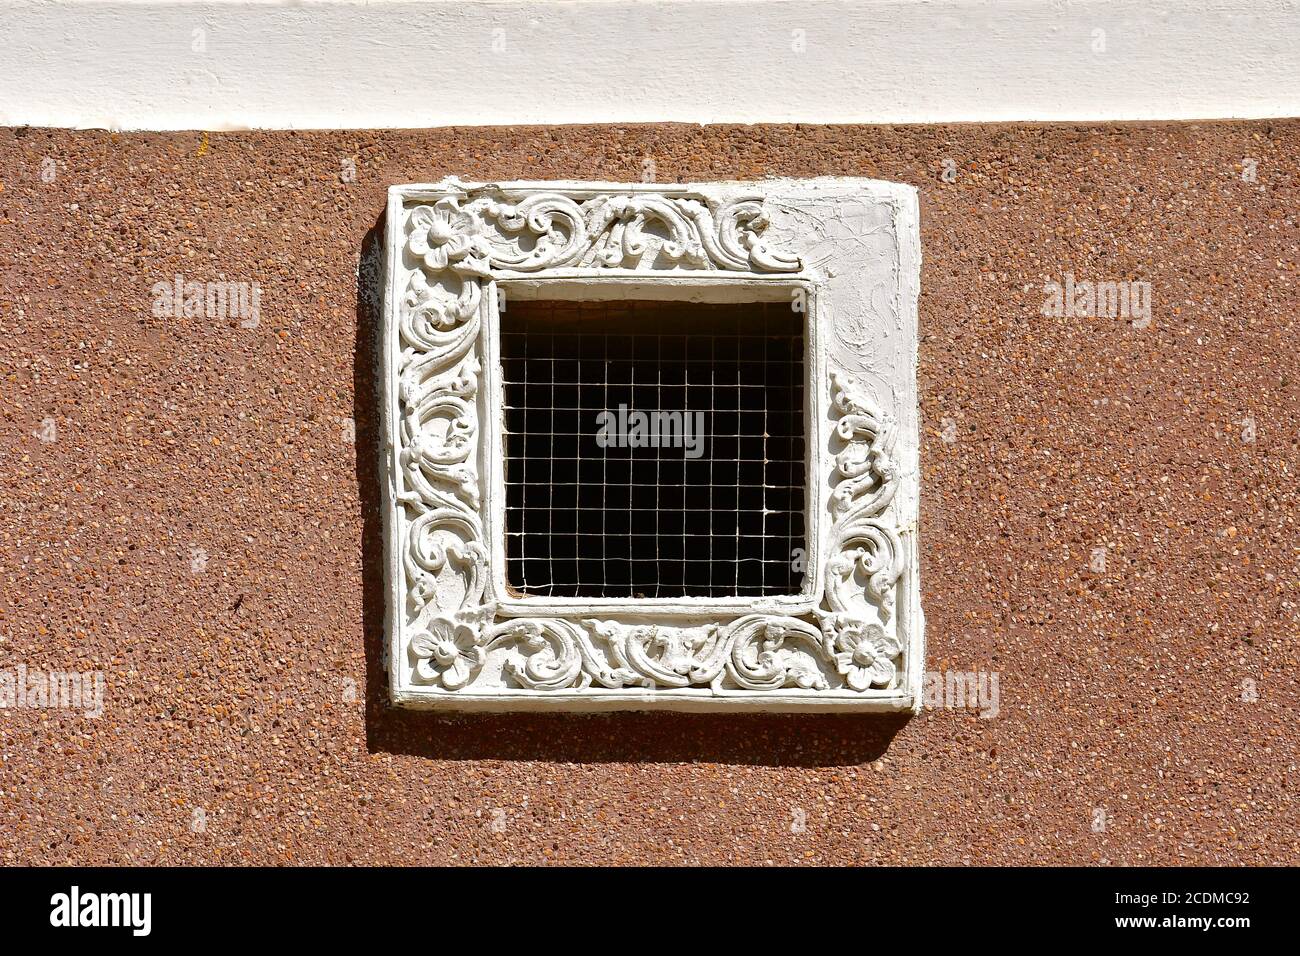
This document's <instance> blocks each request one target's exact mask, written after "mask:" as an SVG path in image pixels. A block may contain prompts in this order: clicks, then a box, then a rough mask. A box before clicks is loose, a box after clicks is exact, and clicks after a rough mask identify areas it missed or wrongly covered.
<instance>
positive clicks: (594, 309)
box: [500, 301, 806, 598]
mask: <svg viewBox="0 0 1300 956" xmlns="http://www.w3.org/2000/svg"><path fill="white" fill-rule="evenodd" d="M803 319H804V315H803V313H800V312H796V311H794V310H793V309H792V308H791V307H790V305H789V304H788V303H780V302H774V303H764V302H750V303H737V304H701V303H685V302H657V301H617V302H560V301H521V302H514V301H512V302H510V303H509V307H508V309H507V310H506V311H505V312H504V313H503V314H502V315H501V328H500V341H501V365H502V372H503V388H504V398H505V407H504V448H505V457H506V461H505V486H506V511H505V535H506V579H507V583H508V584H509V586H510V588H511V589H512V590H513V591H515V592H517V593H520V594H536V595H545V596H551V597H600V598H656V597H658V598H667V597H686V596H692V597H729V596H761V595H776V594H794V593H798V592H799V591H800V590H801V588H802V586H803V575H804V562H803V560H802V559H803V556H804V554H805V553H806V546H805V538H804V535H805V529H804V479H805V464H804V412H803V397H804V396H803V383H804V373H803V361H804V339H803V336H804V331H803V328H804V323H803Z"/></svg>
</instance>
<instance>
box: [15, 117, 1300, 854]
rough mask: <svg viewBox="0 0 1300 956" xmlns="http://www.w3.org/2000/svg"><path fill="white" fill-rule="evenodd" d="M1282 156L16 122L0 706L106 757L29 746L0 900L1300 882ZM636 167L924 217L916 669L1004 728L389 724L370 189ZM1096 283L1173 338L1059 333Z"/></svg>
mask: <svg viewBox="0 0 1300 956" xmlns="http://www.w3.org/2000/svg"><path fill="white" fill-rule="evenodd" d="M1298 156H1300V122H1267V123H1265V122H1261V123H1222V124H1203V125H1182V124H1180V125H1154V126H1118V127H1060V126H1023V127H1014V128H1006V127H982V126H950V127H916V128H870V127H792V126H780V127H754V128H739V127H736V128H696V127H688V126H646V127H628V128H623V127H582V128H558V129H542V128H530V129H447V130H435V131H422V132H398V133H387V132H386V133H351V132H331V133H292V132H274V133H271V132H267V133H250V132H243V133H213V134H200V133H188V134H120V135H114V134H109V133H104V132H68V131H47V130H38V129H32V130H22V129H19V130H14V129H9V130H0V285H2V286H3V288H2V291H0V399H2V403H0V408H2V409H3V415H4V418H3V422H0V496H2V497H0V582H2V583H3V587H2V589H0V671H4V670H8V671H10V672H11V673H15V672H16V668H17V667H18V666H19V665H22V666H24V667H27V668H29V669H30V670H32V671H36V670H42V671H45V670H60V671H67V670H91V669H99V670H102V671H103V672H104V674H105V677H106V681H107V687H106V698H105V702H104V714H103V716H102V717H100V718H98V719H89V718H86V717H85V716H82V715H79V714H76V713H68V712H60V711H49V710H39V709H30V708H14V709H9V710H7V711H4V712H0V862H4V863H17V862H26V863H45V862H48V863H60V862H74V863H109V862H113V863H128V862H136V863H318V862H324V863H348V862H365V863H398V862H422V863H444V862H451V863H516V862H548V861H549V862H561V863H602V862H613V863H693V862H703V863H759V864H762V863H769V862H770V863H790V862H798V863H947V864H956V863H962V862H968V861H969V862H978V863H1104V862H1109V863H1113V864H1142V863H1162V864H1176V863H1291V864H1295V863H1298V862H1300V836H1297V833H1298V831H1300V827H1298V824H1300V813H1297V809H1296V805H1295V802H1296V801H1295V794H1296V791H1297V781H1298V780H1300V771H1298V770H1297V759H1298V758H1297V734H1298V731H1297V728H1296V720H1295V717H1296V712H1297V700H1298V697H1300V692H1298V690H1297V680H1296V674H1297V666H1296V656H1297V643H1296V637H1297V630H1298V624H1297V620H1298V618H1300V613H1298V611H1297V602H1300V586H1298V584H1297V563H1298V559H1300V533H1298V532H1297V527H1296V517H1297V513H1298V512H1300V501H1298V500H1297V491H1296V481H1297V471H1298V470H1300V415H1298V413H1297V404H1298V402H1300V358H1297V353H1298V352H1300V328H1298V326H1297V318H1296V311H1297V305H1298V304H1300V297H1298V295H1297V263H1300V228H1298V226H1297V216H1298V215H1300V180H1298V178H1297V177H1298V176H1300V160H1298V159H1297V157H1298ZM646 159H651V160H653V162H654V164H655V169H656V171H657V176H658V178H659V179H660V180H662V181H676V180H707V179H722V178H742V179H749V178H755V179H757V178H761V177H763V176H767V175H787V176H813V175H823V174H827V175H835V174H840V175H859V176H874V177H878V178H882V179H889V180H897V181H903V182H908V183H913V184H915V185H916V186H918V187H919V188H920V190H921V209H922V230H923V234H922V243H923V249H924V254H925V264H924V271H923V275H922V297H921V369H920V383H921V405H922V414H923V418H924V423H925V427H924V444H923V448H922V456H923V459H922V460H923V476H922V509H923V525H922V541H923V548H924V560H923V567H922V583H923V602H924V609H925V612H926V615H927V618H928V635H929V666H930V667H931V668H932V669H936V670H984V671H994V672H997V673H998V674H999V676H1000V683H999V688H1000V701H999V712H998V714H997V716H996V717H993V718H991V719H981V718H980V717H978V716H976V715H975V714H973V713H971V712H970V711H967V710H956V709H943V710H931V711H927V712H926V713H924V714H923V715H921V716H920V717H917V718H914V719H911V720H909V721H904V720H899V719H881V718H880V717H861V718H849V717H834V716H817V717H813V716H807V717H803V716H770V717H761V716H745V717H740V716H729V717H722V716H717V717H715V716H703V715H697V716H684V715H672V714H648V715H637V714H623V715H609V716H594V717H581V718H579V717H547V716H478V717H473V718H462V719H449V718H440V717H435V716H431V715H428V714H408V713H401V712H394V711H392V710H391V709H389V708H388V707H387V705H386V703H385V699H386V693H385V677H384V673H383V669H382V665H381V662H380V657H379V655H380V644H381V634H380V631H381V624H382V588H381V561H380V551H381V541H380V532H379V516H378V512H377V508H378V501H379V494H378V483H377V474H376V470H375V467H374V464H373V463H374V462H375V460H376V427H375V426H376V417H375V414H374V405H375V389H376V382H375V374H374V371H373V365H374V359H375V345H374V335H375V330H376V315H375V311H374V305H375V302H374V285H373V268H372V267H373V265H374V257H373V250H374V240H375V236H376V232H375V230H376V228H377V226H378V224H379V217H380V215H381V213H382V209H383V201H384V190H385V188H386V187H387V186H388V185H390V184H392V183H397V182H407V181H417V180H424V181H427V180H433V179H437V178H439V177H441V176H443V175H446V174H453V173H454V174H458V175H461V176H462V177H464V178H482V179H506V178H521V177H527V178H552V177H554V178H591V179H609V180H629V179H630V180H639V179H641V178H642V171H643V169H644V168H645V166H644V164H645V160H646ZM945 160H951V161H952V163H951V164H950V165H948V166H945ZM349 163H354V164H355V171H356V175H355V179H354V180H353V178H352V177H351V175H350V172H349V171H350V169H351V167H350V166H349ZM945 169H948V170H950V171H951V172H949V174H948V175H947V177H946V178H947V179H952V180H953V181H951V182H948V181H945V176H944V172H945ZM349 180H353V181H349ZM1252 180H1253V181H1252ZM359 266H360V269H359V268H358V267H359ZM358 271H359V272H360V276H361V278H360V281H359V280H358ZM1067 272H1071V273H1073V274H1074V275H1075V277H1076V278H1078V279H1092V280H1098V279H1100V280H1112V279H1113V280H1140V281H1147V282H1150V284H1151V290H1152V310H1151V321H1150V324H1149V325H1146V326H1145V327H1142V326H1143V323H1141V322H1139V323H1138V324H1137V325H1136V326H1135V324H1134V323H1133V322H1132V321H1130V320H1126V319H1124V318H1104V317H1103V318H1091V317H1070V318H1053V317H1046V316H1044V315H1043V314H1042V313H1041V310H1040V307H1041V305H1042V303H1043V299H1044V294H1043V284H1044V283H1045V282H1047V281H1050V280H1057V281H1061V280H1062V278H1063V276H1064V274H1065V273H1067ZM177 274H180V275H183V276H184V277H185V278H186V279H187V280H193V281H203V282H208V281H218V280H221V279H226V280H230V281H239V282H249V283H252V282H256V283H257V284H258V287H259V288H260V293H261V298H260V302H259V316H258V321H257V323H256V325H255V327H250V326H252V323H249V322H244V323H241V322H240V321H239V319H238V318H226V319H214V318H204V317H189V318H186V317H184V316H181V317H177V318H170V317H166V316H161V317H160V316H156V315H155V314H154V309H153V304H154V300H155V295H154V292H153V291H152V290H153V287H154V285H155V284H156V283H159V282H169V281H172V280H173V278H174V277H175V276H176V275H177ZM354 419H355V439H354V436H353V431H352V424H351V423H352V422H353V420H354ZM1098 549H1104V551H1098ZM1103 556H1104V559H1103ZM801 820H802V821H804V822H805V824H806V825H805V826H804V827H799V826H797V825H796V824H797V823H799V821H801ZM1103 824H1104V825H1103ZM1098 830H1101V832H1097V831H1098Z"/></svg>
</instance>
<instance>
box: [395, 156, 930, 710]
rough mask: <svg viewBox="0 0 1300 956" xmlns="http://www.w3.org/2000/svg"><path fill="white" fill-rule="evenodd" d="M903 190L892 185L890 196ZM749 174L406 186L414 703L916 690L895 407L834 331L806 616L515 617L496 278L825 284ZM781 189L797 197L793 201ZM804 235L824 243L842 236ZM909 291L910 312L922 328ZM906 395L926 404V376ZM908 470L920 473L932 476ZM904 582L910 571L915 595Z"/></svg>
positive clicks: (700, 705)
mask: <svg viewBox="0 0 1300 956" xmlns="http://www.w3.org/2000/svg"><path fill="white" fill-rule="evenodd" d="M853 182H855V183H859V184H861V181H853ZM795 185H797V184H795ZM872 186H875V187H881V186H888V184H872ZM788 187H789V184H787V189H786V193H787V194H788V193H789V192H790V191H791V190H790V188H788ZM905 188H906V187H888V190H886V192H887V193H888V196H887V198H891V197H892V198H897V196H898V195H899V194H898V192H897V190H900V189H905ZM737 189H738V184H728V188H718V189H716V190H714V189H710V188H709V187H698V186H689V187H642V186H629V187H616V186H608V187H598V186H593V185H588V184H565V183H557V184H547V183H532V184H529V183H518V184H501V185H482V186H478V185H469V184H462V183H459V182H457V181H454V180H451V181H447V182H444V183H441V184H438V185H437V186H419V187H417V186H410V187H395V188H394V190H393V191H392V194H391V197H390V206H389V245H388V258H389V266H388V269H389V302H388V308H387V321H386V329H385V335H386V342H385V349H386V355H387V369H386V382H387V385H388V388H389V389H390V395H389V396H388V409H389V422H388V438H389V442H390V443H391V446H392V447H391V448H390V449H388V455H389V459H388V460H389V468H390V474H389V481H388V486H389V490H390V502H389V512H388V514H387V516H386V517H387V536H388V547H389V565H388V567H389V575H390V582H389V584H390V607H389V625H388V626H389V633H390V674H391V679H392V684H393V695H394V698H395V699H396V700H397V701H398V702H399V703H404V704H412V705H415V706H439V707H449V708H455V707H462V706H463V707H475V706H476V707H480V708H481V707H496V708H499V709H510V708H512V707H525V706H526V707H536V706H547V704H548V703H549V704H551V705H553V706H558V707H561V708H564V707H569V708H572V709H582V707H583V706H584V702H588V701H590V702H593V703H596V702H598V704H599V706H602V707H604V706H628V707H643V706H656V705H664V706H685V705H690V706H693V707H695V708H696V709H708V708H709V707H710V706H712V705H714V704H716V705H717V709H734V707H735V706H740V705H743V706H747V707H751V706H754V705H755V704H756V705H757V706H759V707H760V708H761V707H762V706H764V702H765V701H770V702H771V703H772V705H773V707H774V708H779V709H803V708H805V707H806V708H808V709H811V708H813V707H817V706H820V705H828V706H834V707H837V708H840V709H850V708H854V707H859V708H862V709H873V707H874V709H901V708H908V707H913V706H914V705H915V700H916V694H915V693H914V688H913V687H912V678H911V677H909V675H912V676H913V677H915V676H917V675H919V666H920V661H919V660H912V659H909V656H912V657H915V656H918V655H919V653H920V648H921V641H920V625H921V622H920V615H919V607H918V608H915V612H914V613H913V612H911V610H910V609H911V608H912V607H913V605H914V604H915V568H914V565H913V564H911V563H909V562H914V560H915V558H914V553H913V551H914V549H913V548H912V547H910V546H908V544H907V543H905V541H904V540H903V537H902V536H901V533H902V532H904V531H906V533H907V534H911V531H912V530H913V529H914V522H913V523H912V526H911V528H910V529H904V528H903V527H902V524H901V523H900V515H899V514H898V513H897V510H896V508H895V507H894V503H895V499H896V496H897V495H898V492H899V490H900V487H901V486H902V485H903V473H902V472H901V471H900V468H899V465H898V462H897V461H896V460H895V457H894V455H895V448H896V445H897V443H898V439H899V421H898V416H897V414H896V413H895V410H894V409H891V408H888V407H882V406H881V405H880V404H878V403H877V400H876V398H875V397H873V394H872V391H871V390H869V389H868V388H867V387H865V386H864V384H863V383H862V382H861V381H859V379H858V378H857V377H856V376H855V374H853V372H851V371H850V369H849V368H848V367H846V365H845V363H841V362H839V361H837V359H836V349H835V343H834V342H831V343H830V344H829V345H827V346H825V347H824V353H825V359H824V366H825V374H824V377H823V379H822V380H821V381H820V382H819V383H817V387H819V388H821V389H824V390H825V398H826V401H825V402H824V403H822V405H821V407H823V408H825V409H827V410H828V414H827V415H826V416H825V421H824V422H823V421H814V422H813V423H812V425H811V427H812V428H813V429H814V430H816V431H817V432H818V434H816V435H813V434H810V435H809V444H810V445H816V446H817V448H816V449H815V452H814V455H813V462H814V463H815V464H816V465H817V467H818V475H819V477H820V482H819V484H818V487H817V488H814V489H812V490H811V491H812V494H811V495H810V507H817V508H819V509H821V512H822V514H823V515H824V517H825V520H824V521H822V522H821V524H820V525H819V527H820V528H822V531H821V532H820V535H819V539H820V540H819V542H818V545H819V546H818V547H817V548H815V549H813V550H814V552H815V553H817V554H820V555H821V560H822V567H821V568H820V569H819V571H820V573H819V575H818V577H817V580H819V581H821V582H823V586H822V588H821V589H820V593H819V594H818V595H816V596H815V597H813V598H811V599H809V600H808V601H807V602H805V604H804V605H803V606H801V607H797V608H796V609H795V610H794V611H791V610H790V609H789V608H788V607H782V608H780V609H778V610H774V609H772V608H770V607H766V606H763V605H756V606H754V607H752V608H750V609H749V610H748V611H747V612H745V611H742V612H740V613H737V612H736V611H735V610H734V608H732V609H729V610H716V609H710V608H709V606H708V602H707V601H704V602H702V603H700V602H699V600H698V599H695V601H696V603H693V604H692V603H690V602H687V601H684V602H683V604H682V606H680V607H663V606H654V607H650V606H646V607H641V606H638V605H637V602H635V601H627V602H623V604H624V605H625V606H623V607H620V608H618V609H617V613H587V612H584V611H583V610H582V609H569V608H557V607H546V608H545V609H544V610H542V611H539V613H538V615H537V616H521V615H520V614H519V613H518V611H517V610H515V611H512V612H511V613H504V612H503V609H502V607H501V606H500V604H501V603H502V602H501V596H500V595H495V594H494V593H493V591H494V589H493V586H492V583H491V575H490V574H489V562H490V560H491V557H490V556H491V555H492V553H493V547H492V543H491V542H490V541H488V540H487V535H486V532H485V527H487V526H488V524H489V522H488V521H487V520H486V515H487V513H488V509H489V507H490V506H491V496H492V492H491V490H490V489H488V488H486V487H484V484H483V481H482V464H483V453H484V449H485V448H486V447H487V445H486V444H485V435H484V430H485V429H486V428H489V427H493V426H492V423H493V422H495V421H496V420H497V416H496V415H495V414H494V413H493V411H494V410H493V409H491V408H490V407H489V405H490V402H491V395H490V394H489V393H486V392H485V391H481V390H480V377H481V375H482V373H483V372H484V368H483V365H484V362H485V360H486V359H485V355H487V354H491V353H490V352H485V331H486V330H485V328H484V324H485V323H486V322H489V321H491V319H490V312H491V309H490V307H489V298H490V295H489V293H490V290H491V289H492V288H493V283H494V282H496V281H499V280H500V279H502V278H504V277H517V276H520V275H531V276H534V277H537V278H538V279H543V280H544V279H546V278H548V276H550V275H563V276H564V277H566V278H572V277H574V276H579V277H598V276H602V275H614V274H618V275H620V276H627V275H629V274H635V275H636V276H640V277H644V280H645V281H646V282H647V283H653V282H655V281H662V280H663V279H664V278H665V277H672V278H673V279H674V280H676V281H680V280H681V278H682V277H683V276H689V277H690V278H691V281H698V282H701V283H708V282H709V281H710V279H709V275H710V274H717V273H728V274H734V275H735V276H736V277H737V278H743V277H746V276H752V277H754V279H755V281H760V280H764V281H765V280H770V279H772V278H773V277H777V278H780V277H789V278H790V279H791V280H795V279H797V280H799V281H804V282H810V283H812V284H814V286H816V284H818V283H819V282H821V281H822V276H821V275H820V274H819V273H818V272H816V271H813V270H809V269H808V268H806V266H805V264H804V262H803V260H802V258H801V256H800V254H799V252H798V249H797V248H796V247H787V246H786V245H784V244H778V243H775V242H769V241H768V240H767V239H766V238H765V232H766V231H767V227H768V226H769V221H768V215H769V211H768V207H767V205H766V203H765V201H764V198H763V197H762V196H761V195H759V194H757V193H756V192H754V191H752V190H750V191H746V192H743V193H740V192H737V191H736V190H737ZM889 190H893V192H889ZM794 193H795V197H796V199H797V196H798V190H797V189H795V190H794ZM907 199H908V197H907V196H906V195H904V197H903V200H902V201H903V202H904V203H905V202H906V201H907ZM872 201H876V202H880V201H882V200H881V199H880V198H879V197H872ZM783 202H784V203H787V204H788V203H790V202H791V199H790V198H789V196H788V195H786V196H785V198H784V199H783ZM911 228H913V229H914V228H915V226H914V219H913V220H912V225H911ZM808 241H809V244H811V242H813V241H816V242H817V243H819V248H824V247H825V245H826V242H827V240H826V237H825V236H810V237H808ZM900 248H901V245H900ZM841 268H842V267H841ZM868 279H870V280H871V281H874V282H877V283H878V282H879V281H880V279H879V277H878V276H873V277H868ZM822 298H823V299H827V300H828V301H824V302H823V303H822V305H819V309H820V311H819V312H818V313H817V314H815V315H813V316H812V317H811V319H810V321H813V322H815V323H816V324H817V328H818V329H822V328H825V329H833V328H834V325H833V323H832V321H831V318H830V315H831V314H832V313H833V311H834V309H835V306H836V303H835V296H834V294H833V288H832V289H831V294H830V295H828V296H823V297H822ZM905 298H906V296H904V295H902V294H900V296H899V300H900V301H903V300H904V299H905ZM909 304H910V306H911V309H912V311H911V314H910V317H909V316H905V318H908V320H909V321H910V322H911V324H912V334H913V335H914V332H915V312H914V303H907V302H904V306H905V307H906V306H908V305H909ZM905 310H906V309H905ZM891 331H892V330H891ZM895 334H896V333H895ZM850 345H851V350H852V351H856V350H857V349H858V348H859V344H858V343H850ZM812 354H814V351H813V350H810V356H811V355H812ZM815 354H817V355H819V356H820V355H822V354H823V352H816V353H815ZM812 360H813V359H812V358H811V357H810V359H809V361H812ZM818 367H819V368H820V364H819V366H818ZM908 400H909V401H911V402H912V403H913V405H912V407H913V409H914V407H915V396H914V392H913V394H912V395H911V396H910V397H909V398H908ZM908 478H909V480H911V481H913V482H914V481H915V473H914V472H913V473H911V474H910V475H909V476H908ZM910 500H912V501H914V500H915V495H914V493H913V494H911V496H910ZM901 584H907V585H908V587H907V588H906V589H905V590H906V594H905V596H904V597H902V598H900V590H901V588H900V585H901ZM900 606H902V608H903V610H904V612H905V613H903V614H901V615H900ZM711 702H712V703H711ZM729 705H730V706H729Z"/></svg>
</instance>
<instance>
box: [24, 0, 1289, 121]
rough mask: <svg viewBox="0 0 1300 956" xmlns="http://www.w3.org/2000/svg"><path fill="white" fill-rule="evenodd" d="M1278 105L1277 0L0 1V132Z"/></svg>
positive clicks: (1098, 116) (1285, 21)
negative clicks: (3, 129) (11, 129)
mask: <svg viewBox="0 0 1300 956" xmlns="http://www.w3.org/2000/svg"><path fill="white" fill-rule="evenodd" d="M1296 115H1300V3H1297V2H1296V0H1132V2H1125V0H1077V2H1062V0H1005V2H986V0H932V2H929V0H696V2H685V0H569V2H554V0H496V2H484V0H422V2H379V3H358V2H340V0H326V2H265V0H262V2H254V0H222V2H212V0H206V2H175V0H172V2H157V0H135V2H130V0H126V2H124V0H116V2H98V0H3V2H0V125H7V126H17V125H34V126H53V127H109V128H119V129H158V130H168V129H237V128H249V127H252V128H275V129H279V128H299V129H302V128H383V127H430V126H455V125H474V126H482V125H515V124H530V123H539V124H559V123H604V122H657V121H679V122H694V123H724V122H727V123H732V122H734V123H759V122H807V123H935V122H956V121H971V122H992V121H1034V120H1159V119H1170V120H1175V119H1213V118H1228V117H1241V118H1258V117H1278V116H1296Z"/></svg>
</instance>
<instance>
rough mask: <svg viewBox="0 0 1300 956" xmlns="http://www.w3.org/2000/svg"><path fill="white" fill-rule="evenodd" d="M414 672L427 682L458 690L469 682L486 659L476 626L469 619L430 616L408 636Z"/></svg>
mask: <svg viewBox="0 0 1300 956" xmlns="http://www.w3.org/2000/svg"><path fill="white" fill-rule="evenodd" d="M410 649H411V657H412V658H413V659H414V661H415V673H416V675H417V676H419V678H420V679H421V680H423V681H425V682H426V683H430V684H442V686H443V687H446V688H447V689H448V690H458V689H460V688H461V687H464V686H465V685H466V684H468V683H469V681H470V678H472V677H473V676H474V673H475V672H476V671H477V670H478V669H479V668H480V667H482V666H483V661H484V659H485V658H486V652H485V651H484V649H483V647H482V645H481V643H480V641H479V628H478V627H477V626H476V625H475V624H474V623H471V622H470V621H467V620H465V619H463V618H462V619H457V618H456V617H449V616H446V615H440V616H438V617H432V618H429V620H427V621H426V622H425V624H424V628H423V630H420V631H417V632H416V633H415V636H414V637H412V638H411V644H410Z"/></svg>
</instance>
